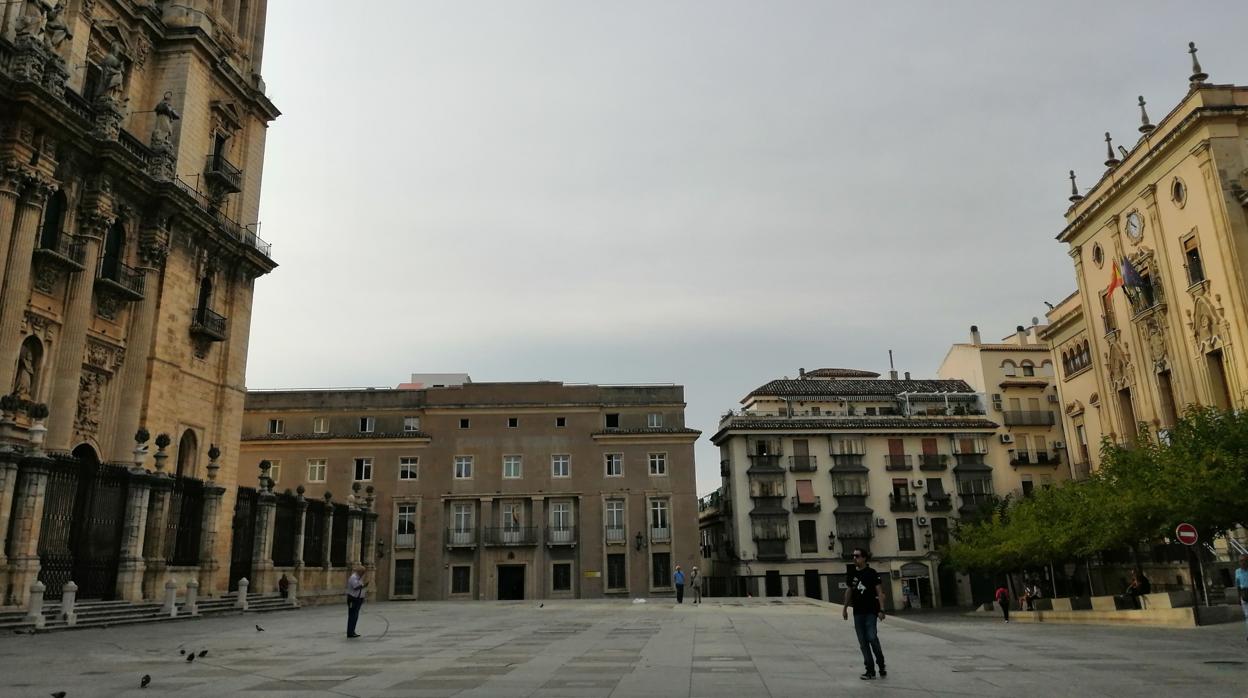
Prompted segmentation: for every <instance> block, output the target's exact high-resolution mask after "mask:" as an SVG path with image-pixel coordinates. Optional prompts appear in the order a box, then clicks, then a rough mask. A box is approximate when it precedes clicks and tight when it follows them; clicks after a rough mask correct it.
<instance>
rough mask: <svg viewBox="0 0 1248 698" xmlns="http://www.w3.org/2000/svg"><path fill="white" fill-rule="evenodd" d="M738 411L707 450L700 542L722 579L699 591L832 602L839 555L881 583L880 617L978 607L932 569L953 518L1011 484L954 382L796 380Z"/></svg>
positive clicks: (839, 587)
mask: <svg viewBox="0 0 1248 698" xmlns="http://www.w3.org/2000/svg"><path fill="white" fill-rule="evenodd" d="M741 404H742V407H741V409H739V410H734V411H730V412H728V413H727V414H725V415H724V417H723V418H722V419H721V420H720V423H719V430H718V431H717V432H716V433H715V435H714V436H713V437H712V441H713V442H714V443H715V444H716V445H718V446H719V448H720V458H721V463H720V469H721V470H720V472H721V475H722V478H723V484H722V486H721V488H720V490H719V492H718V496H717V497H714V498H711V499H708V500H706V501H705V506H704V511H705V513H706V515H705V516H704V517H703V521H704V531H705V532H706V542H707V543H709V544H713V545H712V547H711V548H708V549H710V550H713V551H715V552H716V553H717V555H716V557H715V558H714V560H715V565H714V576H716V577H726V578H728V579H724V580H708V584H710V585H713V586H712V587H711V590H712V591H714V592H716V593H727V594H741V595H744V594H745V593H749V594H753V595H756V596H781V595H787V594H789V593H795V594H798V595H802V596H811V597H814V598H823V599H829V598H830V599H832V600H839V599H840V598H841V596H842V595H843V593H844V587H843V584H844V574H845V571H846V565H847V564H848V563H849V561H850V559H851V558H850V553H851V552H852V551H853V549H854V548H855V547H864V548H867V549H868V550H869V551H870V552H871V554H872V556H873V558H874V562H873V565H874V566H875V568H876V569H877V570H879V571H880V572H881V573H882V574H887V575H888V576H889V579H890V583H889V584H887V585H886V586H885V592H886V595H887V597H888V600H889V605H890V607H892V608H900V607H902V606H904V605H905V604H906V603H907V600H906V596H907V592H908V595H909V597H910V598H909V603H910V605H912V606H915V605H918V606H923V607H929V606H932V605H936V606H953V605H957V604H960V603H970V600H971V598H972V596H974V597H975V598H980V597H984V596H985V594H990V593H991V589H990V588H988V589H987V590H985V588H984V587H987V586H988V585H989V582H988V580H983V579H979V578H977V577H976V578H972V577H964V576H962V575H958V574H956V573H955V572H954V571H953V570H952V569H950V568H948V567H946V566H944V565H942V564H941V562H940V555H939V550H940V548H941V547H942V546H944V545H946V544H947V543H948V542H949V535H950V531H951V530H952V529H953V526H954V523H955V522H956V520H957V519H958V518H960V517H965V516H973V515H975V514H976V513H978V512H980V511H981V510H982V509H983V508H984V507H985V506H986V505H988V504H989V503H991V502H992V501H994V497H995V496H996V495H997V494H1000V493H1004V492H1006V491H1008V490H1009V489H1011V488H1013V487H1015V486H1016V483H1017V482H1018V478H1017V477H1016V476H1015V475H1014V473H1013V472H1012V471H1011V470H1010V468H1011V466H1010V465H1009V463H1008V460H1007V458H1008V454H1007V452H1006V451H1005V450H1004V448H1003V444H1001V443H1000V440H999V438H998V426H999V425H998V423H997V422H995V421H993V420H992V419H991V418H990V417H989V416H988V415H986V414H985V406H984V404H983V400H982V397H981V395H980V393H979V392H978V391H976V390H975V389H974V388H972V387H971V386H970V385H969V384H968V383H967V382H966V381H963V380H913V379H911V378H910V376H909V374H906V376H905V377H904V378H901V379H899V378H898V377H897V376H896V373H895V372H894V373H893V374H892V375H891V377H890V378H888V379H881V378H879V374H877V373H873V372H870V371H860V370H853V369H819V370H815V371H805V370H800V371H799V376H798V378H797V379H788V378H782V379H778V380H772V381H769V382H768V383H766V384H764V385H762V386H760V387H758V388H756V389H754V390H752V391H751V392H750V393H749V394H748V395H747V396H746V397H745V398H744V399H743V400H742V401H741ZM712 499H713V500H714V501H712ZM715 544H717V545H715ZM725 549H726V550H725Z"/></svg>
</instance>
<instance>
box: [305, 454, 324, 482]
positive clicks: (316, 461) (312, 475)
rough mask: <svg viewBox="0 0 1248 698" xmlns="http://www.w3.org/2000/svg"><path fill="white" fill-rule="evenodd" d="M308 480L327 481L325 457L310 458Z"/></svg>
mask: <svg viewBox="0 0 1248 698" xmlns="http://www.w3.org/2000/svg"><path fill="white" fill-rule="evenodd" d="M308 482H325V459H324V458H309V459H308Z"/></svg>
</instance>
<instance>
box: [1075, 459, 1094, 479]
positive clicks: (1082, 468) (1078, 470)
mask: <svg viewBox="0 0 1248 698" xmlns="http://www.w3.org/2000/svg"><path fill="white" fill-rule="evenodd" d="M1091 474H1092V464H1091V463H1087V462H1083V463H1071V464H1070V476H1071V477H1072V478H1074V479H1076V480H1086V479H1088V476H1089V475H1091Z"/></svg>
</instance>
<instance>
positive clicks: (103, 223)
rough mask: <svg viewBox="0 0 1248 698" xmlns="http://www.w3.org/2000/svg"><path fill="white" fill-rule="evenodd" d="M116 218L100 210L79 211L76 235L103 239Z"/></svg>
mask: <svg viewBox="0 0 1248 698" xmlns="http://www.w3.org/2000/svg"><path fill="white" fill-rule="evenodd" d="M116 222H117V218H116V217H115V216H113V215H112V214H110V213H106V212H104V211H100V210H92V211H80V212H79V214H78V234H79V235H84V236H87V237H93V238H98V239H100V240H103V239H104V236H105V235H106V234H108V229H109V228H111V227H113V223H116Z"/></svg>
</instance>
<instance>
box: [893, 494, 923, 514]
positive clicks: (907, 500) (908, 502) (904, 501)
mask: <svg viewBox="0 0 1248 698" xmlns="http://www.w3.org/2000/svg"><path fill="white" fill-rule="evenodd" d="M888 510H889V511H918V510H919V504H918V502H917V501H916V498H915V496H914V495H913V494H897V493H896V492H894V493H893V494H890V495H888Z"/></svg>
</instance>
